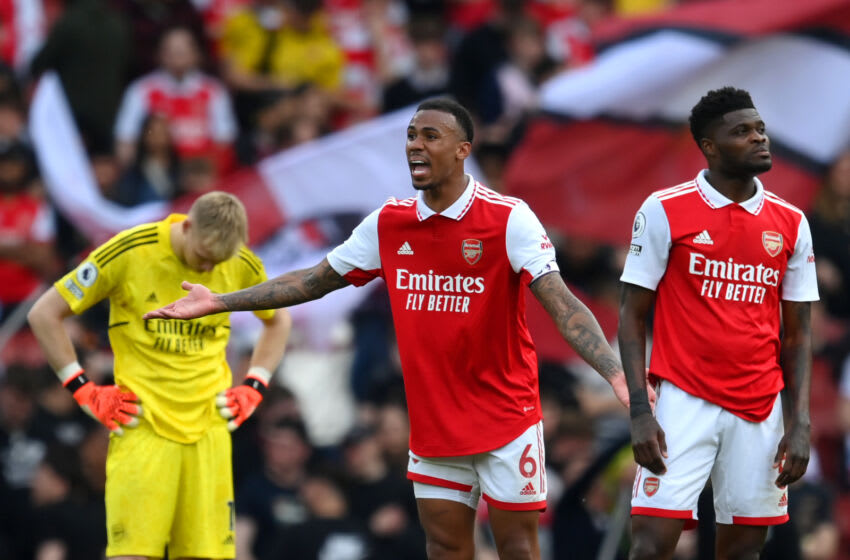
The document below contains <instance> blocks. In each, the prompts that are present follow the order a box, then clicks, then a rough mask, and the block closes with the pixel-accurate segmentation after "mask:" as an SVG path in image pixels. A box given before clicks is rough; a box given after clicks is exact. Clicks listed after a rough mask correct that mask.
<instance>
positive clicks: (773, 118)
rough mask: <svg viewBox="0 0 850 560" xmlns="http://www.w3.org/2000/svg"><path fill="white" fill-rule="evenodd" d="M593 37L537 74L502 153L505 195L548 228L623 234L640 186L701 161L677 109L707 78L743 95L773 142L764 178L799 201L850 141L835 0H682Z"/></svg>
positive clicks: (845, 36)
mask: <svg viewBox="0 0 850 560" xmlns="http://www.w3.org/2000/svg"><path fill="white" fill-rule="evenodd" d="M599 36H600V39H601V41H602V45H601V48H600V53H599V55H598V56H597V57H596V59H595V60H594V62H593V63H592V64H589V65H587V66H584V67H581V68H578V69H576V70H573V71H567V72H565V73H563V74H560V75H558V76H555V77H554V78H552V79H551V80H550V81H548V82H547V83H546V84H544V86H543V88H542V92H541V105H542V109H543V111H544V113H543V115H541V116H540V117H539V118H537V119H536V120H535V121H534V122H533V124H532V125H531V126H530V127H529V129H528V132H527V134H526V136H525V138H524V140H523V141H522V143H521V144H520V145H519V147H518V149H517V150H516V151H515V152H514V154H513V156H512V158H511V161H510V162H509V166H508V170H507V176H506V179H505V183H506V186H507V190H508V191H509V194H512V195H515V196H518V197H520V198H523V199H524V200H526V201H527V202H528V203H529V205H530V206H531V207H532V209H534V210H535V212H537V214H538V216H539V217H540V218H541V220H542V221H543V223H544V225H546V226H547V227H548V228H554V229H555V230H558V231H560V232H561V233H563V234H565V235H572V236H581V237H585V238H590V239H596V240H601V241H606V242H609V243H612V244H615V245H624V244H626V243H627V242H628V239H629V235H630V227H631V224H632V219H633V217H634V212H635V211H636V209H637V208H638V207H639V206H640V204H641V202H642V201H643V200H644V198H646V196H648V195H649V194H650V193H651V192H653V191H655V190H657V189H660V188H665V187H668V186H671V185H675V184H678V183H681V182H682V181H686V180H689V179H692V178H693V177H694V176H696V174H697V172H698V171H699V170H700V169H702V168H703V167H704V166H705V162H704V159H703V157H702V154H701V153H700V152H699V150H698V148H697V146H696V143H695V142H694V141H693V139H692V138H691V136H690V132H689V130H688V128H687V118H688V115H689V114H690V110H691V107H693V105H695V104H696V102H697V101H698V100H699V98H700V97H701V96H702V95H704V94H705V93H706V92H707V91H708V90H710V89H716V88H718V87H723V86H727V85H732V86H735V87H740V88H743V89H746V90H748V91H749V92H750V93H751V94H752V97H753V101H754V103H755V105H756V108H757V109H758V111H759V113H760V114H761V116H762V117H763V118H764V120H765V123H766V124H767V130H768V135H769V136H770V138H771V143H772V151H773V153H774V166H773V169H772V170H771V171H770V172H768V173H766V174H764V175H763V176H762V178H763V180H764V183H765V186H766V187H767V188H768V189H769V190H771V191H773V192H775V193H776V194H778V195H779V196H781V197H783V198H785V199H787V200H789V201H790V202H792V203H793V204H796V205H798V206H800V207H801V208H803V209H807V208H808V205H809V203H810V201H811V198H812V196H813V194H814V193H815V191H816V190H817V187H818V184H819V180H820V177H821V174H822V173H823V171H824V170H825V168H826V166H828V165H829V163H830V162H831V161H832V160H833V159H834V158H836V157H837V156H838V155H839V154H840V153H841V152H842V151H843V150H846V149H848V148H850V96H848V92H849V91H850V3H848V2H847V1H846V0H806V1H805V2H798V1H796V0H711V1H704V2H692V3H687V4H684V5H682V6H679V7H676V8H673V9H671V10H669V11H667V12H662V13H660V14H657V15H653V16H651V17H646V18H636V19H628V20H613V21H611V22H609V23H608V24H607V25H606V26H604V27H603V28H602V29H600V35H599Z"/></svg>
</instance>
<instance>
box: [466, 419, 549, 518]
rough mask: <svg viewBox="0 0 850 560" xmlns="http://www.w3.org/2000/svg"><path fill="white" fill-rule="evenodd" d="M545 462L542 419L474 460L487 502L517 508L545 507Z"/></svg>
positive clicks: (497, 506)
mask: <svg viewBox="0 0 850 560" xmlns="http://www.w3.org/2000/svg"><path fill="white" fill-rule="evenodd" d="M545 465H546V452H545V449H544V446H543V422H538V423H537V424H534V425H533V426H530V427H529V428H528V429H526V430H525V431H524V432H523V433H522V434H520V435H519V436H518V437H517V438H516V439H514V440H513V441H511V442H510V443H508V444H507V445H504V446H502V447H500V448H498V449H494V450H492V451H488V452H486V453H479V454H478V455H475V456H474V460H473V466H474V468H475V472H476V473H477V474H478V480H479V482H480V484H481V496H482V497H483V498H484V500H485V501H486V502H487V504H488V505H490V506H491V507H494V508H498V509H502V510H506V511H516V512H522V511H532V512H533V511H541V510H544V509H546V496H547V494H548V486H547V483H546V468H545ZM530 517H534V516H530Z"/></svg>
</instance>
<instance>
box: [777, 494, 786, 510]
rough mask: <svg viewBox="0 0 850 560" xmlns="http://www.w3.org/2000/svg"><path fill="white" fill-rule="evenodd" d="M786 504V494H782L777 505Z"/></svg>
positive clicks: (783, 505)
mask: <svg viewBox="0 0 850 560" xmlns="http://www.w3.org/2000/svg"><path fill="white" fill-rule="evenodd" d="M787 505H788V494H787V493H785V494H782V497H781V498H779V507H786V506H787Z"/></svg>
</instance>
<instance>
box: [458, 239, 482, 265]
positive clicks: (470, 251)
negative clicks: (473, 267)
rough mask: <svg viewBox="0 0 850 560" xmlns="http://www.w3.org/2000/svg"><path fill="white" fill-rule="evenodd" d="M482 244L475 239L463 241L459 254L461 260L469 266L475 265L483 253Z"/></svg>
mask: <svg viewBox="0 0 850 560" xmlns="http://www.w3.org/2000/svg"><path fill="white" fill-rule="evenodd" d="M483 251H484V250H483V244H482V243H481V241H479V240H477V239H464V240H463V244H462V245H461V252H462V253H463V260H465V261H466V262H468V263H469V264H475V263H477V262H478V261H480V260H481V254H482V253H483Z"/></svg>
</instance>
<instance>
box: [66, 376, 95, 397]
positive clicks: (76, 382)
mask: <svg viewBox="0 0 850 560" xmlns="http://www.w3.org/2000/svg"><path fill="white" fill-rule="evenodd" d="M88 382H89V378H88V377H86V374H85V372H84V371H83V370H80V371H79V373H77V374H76V375H74V376H72V377H70V378H68V379H67V380H66V381H65V382H63V383H62V385H63V386H64V387H65V388H66V389H68V390H69V391H71V394H72V395H73V394H74V393H76V392H77V391H78V390H79V389H80V388H81V387H82V386H83V385H85V384H86V383H88Z"/></svg>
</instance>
